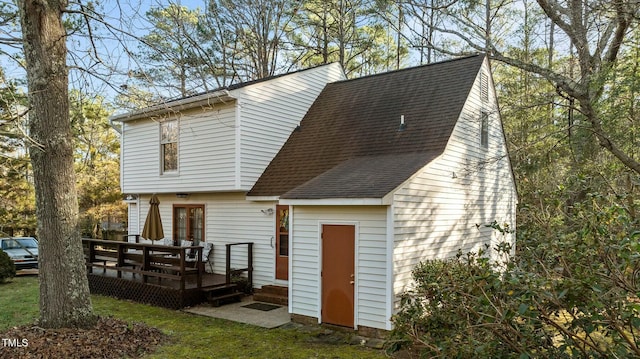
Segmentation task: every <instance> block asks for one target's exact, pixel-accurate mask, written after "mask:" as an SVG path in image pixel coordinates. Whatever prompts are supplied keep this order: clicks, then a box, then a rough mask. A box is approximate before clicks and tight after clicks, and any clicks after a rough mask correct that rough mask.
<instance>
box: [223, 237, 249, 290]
mask: <svg viewBox="0 0 640 359" xmlns="http://www.w3.org/2000/svg"><path fill="white" fill-rule="evenodd" d="M242 245H246V246H247V266H246V267H245V268H237V269H232V268H231V248H232V247H233V246H242ZM226 247H227V261H226V271H225V272H226V273H225V274H226V281H227V284H229V283H231V275H232V274H241V273H243V272H247V281H248V282H249V283H248V285H249V288H253V242H242V243H228V244H227V245H226Z"/></svg>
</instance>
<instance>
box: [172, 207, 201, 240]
mask: <svg viewBox="0 0 640 359" xmlns="http://www.w3.org/2000/svg"><path fill="white" fill-rule="evenodd" d="M184 240H189V241H193V243H194V245H198V244H199V243H200V242H202V241H203V240H204V205H179V204H176V205H173V244H174V245H176V246H179V245H180V243H182V241H184Z"/></svg>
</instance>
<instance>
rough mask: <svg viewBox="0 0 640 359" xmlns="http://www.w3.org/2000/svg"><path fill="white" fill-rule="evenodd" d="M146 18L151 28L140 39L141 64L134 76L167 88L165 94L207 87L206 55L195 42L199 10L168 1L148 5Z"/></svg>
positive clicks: (152, 86)
mask: <svg viewBox="0 0 640 359" xmlns="http://www.w3.org/2000/svg"><path fill="white" fill-rule="evenodd" d="M146 18H147V21H149V23H150V24H151V25H152V28H151V30H150V32H149V33H148V34H147V35H144V36H143V37H142V39H141V40H142V41H141V42H140V50H141V58H142V61H141V62H142V63H143V64H144V68H143V69H142V71H140V72H137V73H136V74H135V76H136V78H138V79H139V80H141V81H142V83H144V84H146V85H147V87H151V88H155V89H156V90H157V91H159V92H167V94H164V96H165V97H171V95H173V96H175V95H176V94H177V95H179V96H181V97H185V96H187V95H189V94H191V93H193V92H194V91H195V92H199V91H200V92H201V91H204V90H207V88H208V84H207V82H208V80H209V77H210V76H208V73H209V71H208V68H207V63H208V60H209V59H207V58H206V57H205V56H204V55H206V53H205V52H204V51H203V48H202V47H201V46H200V42H199V31H200V30H199V27H200V26H201V25H200V21H201V20H202V14H201V13H200V11H199V10H190V9H188V8H187V7H186V6H182V5H177V4H173V3H170V4H169V5H168V6H166V7H153V8H151V9H149V10H148V11H147V12H146Z"/></svg>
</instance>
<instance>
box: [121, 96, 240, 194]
mask: <svg viewBox="0 0 640 359" xmlns="http://www.w3.org/2000/svg"><path fill="white" fill-rule="evenodd" d="M159 126H160V125H159V123H158V121H157V120H154V119H144V120H136V121H129V122H125V123H124V126H123V128H124V133H125V136H124V137H123V150H122V171H123V174H122V183H121V187H122V191H123V192H124V193H153V192H156V193H162V192H174V193H175V192H202V191H217V190H219V191H224V190H227V191H228V190H233V189H234V184H235V182H234V176H235V166H236V163H235V150H234V149H235V148H234V146H235V129H234V126H235V108H234V104H230V105H221V104H216V105H214V108H213V109H206V110H204V109H198V110H193V111H189V112H186V113H183V114H181V115H180V121H179V139H178V146H179V147H178V160H179V165H178V171H175V172H171V173H165V174H162V171H161V169H160V164H161V162H162V161H161V160H160V136H159V128H160V127H159Z"/></svg>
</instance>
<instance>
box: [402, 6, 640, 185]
mask: <svg viewBox="0 0 640 359" xmlns="http://www.w3.org/2000/svg"><path fill="white" fill-rule="evenodd" d="M407 3H410V4H414V5H415V6H419V5H421V4H422V2H421V1H419V0H407ZM487 4H489V5H487ZM537 4H538V6H539V7H540V9H541V10H542V11H543V12H544V14H545V15H546V17H547V18H548V19H549V20H550V21H551V22H552V23H553V25H554V28H555V29H556V30H554V41H555V42H558V41H559V40H560V38H561V39H562V40H564V41H566V42H567V43H569V44H571V45H569V46H573V48H575V71H567V68H562V67H552V66H551V64H549V63H542V64H541V63H536V62H533V61H527V60H523V59H519V58H517V57H513V56H510V55H509V54H508V53H507V52H506V48H508V46H509V43H508V42H506V41H504V39H506V38H508V36H509V35H510V34H513V24H512V23H509V22H508V21H509V19H511V17H510V15H511V14H512V13H514V11H516V10H517V8H518V3H513V2H511V1H506V0H497V1H496V0H493V1H492V2H491V3H478V2H473V1H454V2H450V3H449V4H448V5H447V6H442V7H439V8H437V9H436V10H438V11H440V12H441V13H442V14H443V15H445V16H446V19H447V21H446V22H445V23H443V24H442V25H440V26H434V30H436V31H438V32H439V33H441V34H443V36H448V37H450V38H452V39H455V40H456V41H457V42H458V44H459V45H460V46H458V47H457V48H456V47H449V48H439V51H441V52H443V53H449V54H464V53H469V52H474V51H486V52H488V53H489V54H490V55H491V57H492V58H493V59H496V60H498V61H501V62H504V63H506V64H509V65H512V66H515V67H518V68H520V69H523V70H525V71H528V72H531V73H533V74H536V75H537V76H541V77H543V78H544V79H546V80H547V81H549V82H550V83H552V84H553V86H554V87H555V88H556V89H557V91H558V92H559V93H560V95H562V96H564V97H565V98H567V101H568V103H569V105H570V106H571V108H572V109H573V110H574V111H575V112H576V113H579V114H580V115H581V116H583V118H584V121H583V125H586V127H587V128H586V129H587V130H588V132H589V133H590V134H591V135H590V136H588V137H585V138H584V140H585V141H592V142H593V143H596V144H597V145H599V146H601V147H602V148H603V149H605V150H606V151H608V152H609V153H611V154H612V155H613V156H614V157H615V158H616V159H617V160H618V161H620V163H622V164H623V165H624V166H625V167H627V168H628V169H630V170H632V171H633V172H635V173H636V174H640V161H638V160H637V159H635V158H634V157H633V156H632V155H631V154H630V153H629V152H628V151H626V150H625V149H624V147H625V146H624V144H622V143H620V140H618V139H616V138H615V136H614V135H613V133H612V131H613V132H615V130H614V129H613V128H611V127H610V124H611V122H610V121H609V119H608V118H607V117H606V114H605V113H603V112H602V108H601V107H600V106H599V103H600V101H602V100H603V96H604V97H606V96H607V94H608V92H607V89H608V88H609V87H610V86H612V85H613V82H611V80H612V79H613V78H614V76H612V72H614V71H617V69H618V67H617V62H618V57H619V54H620V51H621V49H624V48H625V47H627V46H629V45H630V44H629V41H630V39H629V35H630V33H631V32H630V30H631V29H633V28H634V27H636V26H637V25H638V20H639V19H640V16H639V13H640V3H639V2H638V1H636V0H616V1H612V2H609V1H601V0H571V1H566V0H558V1H557V0H537ZM415 21H417V23H420V22H422V21H423V20H422V19H416V18H413V19H411V20H410V21H409V22H408V23H407V24H408V25H412V26H414V25H415ZM542 24H545V23H544V22H543V23H542ZM414 28H415V26H414ZM556 31H557V32H558V33H555V32H556ZM555 49H556V50H558V46H555ZM549 51H550V50H549ZM568 52H569V48H567V49H566V50H565V51H564V53H568ZM549 56H550V58H551V55H549ZM569 64H571V63H569Z"/></svg>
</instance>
